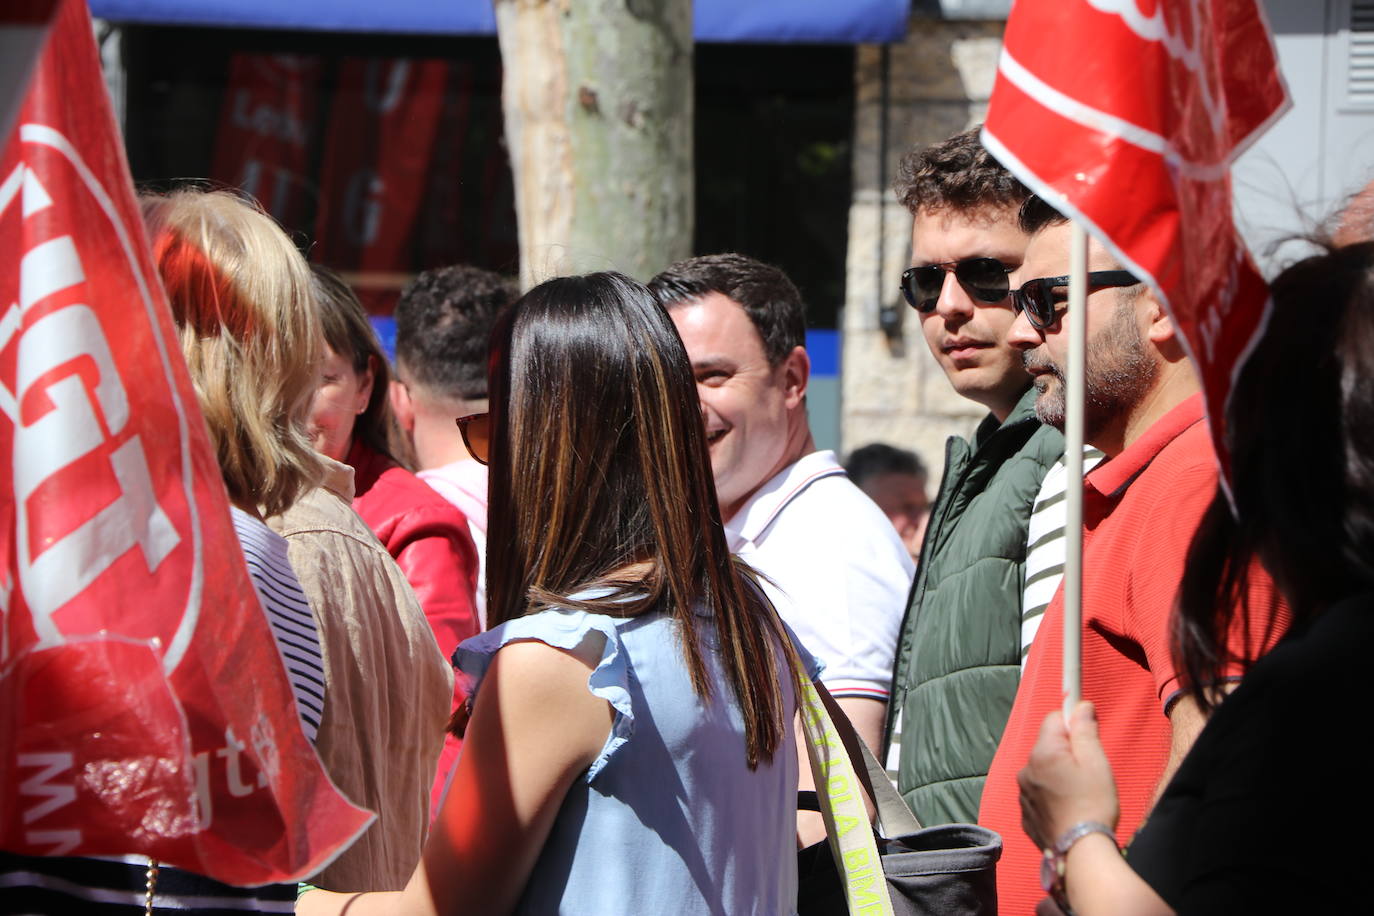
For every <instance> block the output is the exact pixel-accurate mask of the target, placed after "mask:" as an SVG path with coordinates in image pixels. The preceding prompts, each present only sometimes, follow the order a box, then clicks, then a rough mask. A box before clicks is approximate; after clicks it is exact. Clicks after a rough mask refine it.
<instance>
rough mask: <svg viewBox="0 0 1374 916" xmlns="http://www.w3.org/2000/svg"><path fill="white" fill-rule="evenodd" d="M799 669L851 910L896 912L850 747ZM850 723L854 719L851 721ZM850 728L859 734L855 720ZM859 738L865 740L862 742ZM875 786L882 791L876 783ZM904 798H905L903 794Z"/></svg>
mask: <svg viewBox="0 0 1374 916" xmlns="http://www.w3.org/2000/svg"><path fill="white" fill-rule="evenodd" d="M797 674H798V678H797V681H798V684H799V686H800V690H801V693H800V696H799V697H798V704H797V707H798V711H799V712H800V713H801V721H802V731H803V733H804V734H805V735H806V751H807V757H808V758H809V759H810V761H811V775H812V777H813V778H814V779H815V781H816V795H817V798H818V799H819V801H820V809H821V817H822V818H824V820H825V832H826V834H827V836H828V837H829V840H830V851H831V853H832V854H833V855H834V856H835V865H836V867H837V868H838V870H839V873H840V875H841V883H843V885H844V895H845V901H846V902H847V903H848V905H849V912H850V913H851V914H863V916H892V912H893V911H892V898H891V896H890V895H889V894H888V889H887V879H886V877H885V876H884V875H883V864H882V860H881V859H880V858H879V857H878V844H877V842H876V841H875V838H874V834H873V830H872V829H871V827H870V826H869V822H868V809H867V808H866V807H864V800H863V786H862V784H861V783H860V781H859V776H858V774H857V773H856V772H855V769H854V763H853V761H852V759H851V757H850V752H849V749H848V748H846V747H845V742H844V740H843V738H842V737H841V735H840V733H839V731H838V730H837V729H836V727H835V721H834V720H833V719H832V718H831V717H830V713H829V711H828V710H827V709H826V708H825V703H824V702H823V701H822V700H821V696H820V693H819V692H817V690H816V686H815V685H814V684H812V683H811V679H810V678H809V677H807V676H806V672H805V671H803V670H801V667H800V665H798V669H797ZM845 724H846V725H849V723H848V722H847V721H846V722H845ZM849 733H850V734H851V735H854V731H853V727H852V726H850V728H849ZM854 737H855V738H856V739H857V737H858V736H857V735H854ZM859 744H860V746H862V742H859ZM869 756H870V757H871V756H872V755H871V754H870V755H869ZM874 764H875V765H876V761H874ZM879 773H880V774H881V770H879ZM865 775H869V774H868V773H866V774H865ZM869 779H870V781H872V782H875V783H877V782H886V781H887V777H886V776H885V775H881V776H880V778H877V779H874V778H873V777H872V776H871V775H870V776H869ZM889 788H891V787H890V786H889ZM874 789H875V791H876V785H875V786H874ZM892 794H893V795H896V792H895V791H893V793H892ZM898 801H901V798H900V796H898ZM903 807H905V805H903ZM908 814H910V812H909V811H908ZM913 820H914V818H913Z"/></svg>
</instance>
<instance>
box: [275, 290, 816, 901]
mask: <svg viewBox="0 0 1374 916" xmlns="http://www.w3.org/2000/svg"><path fill="white" fill-rule="evenodd" d="M490 391H491V405H492V411H493V413H492V415H491V418H490V420H491V423H490V427H489V432H490V436H489V437H487V438H488V441H489V444H490V451H489V455H487V456H484V455H483V454H482V452H483V451H484V449H483V446H484V445H485V444H486V443H485V442H483V441H481V439H482V437H480V436H478V435H475V433H477V432H478V430H476V429H473V428H472V423H481V422H483V421H482V420H477V421H471V422H470V423H469V426H468V429H467V433H468V439H469V442H470V444H471V445H472V446H473V449H472V450H473V451H474V453H475V454H476V455H477V457H479V458H481V457H488V458H489V460H490V465H491V513H490V527H489V540H488V567H487V575H488V585H487V595H488V599H489V603H488V611H489V620H490V622H491V623H492V624H493V625H494V628H493V629H492V630H491V631H489V632H487V633H484V634H482V635H480V636H477V637H474V638H473V639H471V640H469V641H467V642H466V643H464V645H463V646H462V647H460V649H459V650H458V654H457V662H458V665H459V667H460V668H461V669H462V670H463V671H464V672H465V673H467V674H468V675H469V676H471V677H472V678H473V696H474V702H473V706H472V714H471V719H470V720H469V722H468V725H467V734H466V741H465V744H464V751H463V755H462V757H461V758H460V760H459V763H458V769H457V772H456V774H455V777H454V781H453V786H452V788H451V789H450V792H449V795H448V798H447V799H446V801H445V803H444V807H443V810H442V812H441V813H440V816H439V820H438V821H437V823H436V826H435V830H434V833H433V835H432V836H431V839H430V842H429V844H428V845H427V846H426V849H425V856H424V861H423V862H422V864H421V866H420V868H419V869H418V870H417V871H416V874H415V876H414V877H413V878H412V879H411V882H410V884H409V886H408V887H407V888H406V891H405V892H404V893H403V894H402V895H394V896H382V895H377V896H373V895H368V896H365V897H362V898H347V897H340V896H330V895H325V894H321V893H314V892H310V893H307V894H306V895H305V896H304V897H303V898H302V900H301V903H300V907H299V910H298V912H301V913H323V912H340V911H341V908H342V907H345V906H346V907H347V912H348V913H349V914H350V916H358V914H361V913H367V912H388V913H392V912H415V913H436V912H438V913H462V912H473V913H505V912H512V911H514V912H540V913H544V912H559V913H643V912H652V911H654V910H656V909H662V908H664V907H667V908H669V909H671V910H672V911H673V912H675V913H732V914H733V913H760V914H762V913H768V914H776V913H790V912H793V911H794V908H795V895H796V873H795V862H796V856H795V838H794V829H795V808H796V780H797V764H796V748H795V744H794V742H795V738H794V735H793V731H792V727H791V723H792V717H793V712H794V710H795V706H796V700H795V682H796V681H795V679H796V674H795V672H796V664H797V662H798V659H797V651H796V650H795V649H794V648H793V646H792V643H791V641H790V639H789V637H788V635H787V633H786V631H785V628H784V627H783V625H782V623H781V622H780V621H779V619H778V617H777V615H776V614H775V613H774V611H773V610H772V608H771V607H769V605H768V603H767V601H766V599H764V598H763V597H762V594H761V592H760V591H759V590H758V589H757V587H756V586H755V585H754V584H753V582H752V581H751V574H750V572H749V571H748V570H747V568H745V567H743V566H741V565H739V564H738V563H737V562H736V561H735V560H734V559H732V557H731V556H730V553H729V551H728V549H727V547H726V544H725V539H724V534H723V531H722V529H721V522H720V515H719V510H718V509H717V505H716V495H715V488H714V485H713V483H712V479H711V471H710V462H709V460H708V458H707V452H706V443H705V438H704V431H703V427H702V423H701V416H700V412H699V408H698V406H697V397H696V391H695V383H694V380H693V378H692V373H691V369H690V366H689V363H688V360H687V355H686V352H685V350H684V349H683V346H682V342H681V340H680V339H679V338H678V336H677V332H676V331H675V330H674V328H673V324H672V321H671V320H670V319H669V318H668V316H667V314H666V313H665V312H664V311H663V310H662V309H661V308H660V306H658V305H657V303H656V302H655V301H654V299H653V297H652V296H651V295H650V293H649V292H648V290H646V289H645V288H644V287H643V286H641V285H640V284H638V283H636V282H634V281H633V280H630V279H628V278H626V277H623V276H621V275H619V274H610V273H604V274H592V275H589V276H586V277H569V278H563V279H558V280H551V281H549V282H547V283H544V284H542V285H540V286H538V287H536V288H535V289H533V290H531V291H530V292H529V293H528V294H526V295H525V296H524V297H523V298H522V299H521V300H520V301H519V302H517V303H516V304H515V306H514V307H513V308H512V309H511V310H510V311H509V312H508V313H507V314H506V315H505V316H504V317H503V318H502V320H501V321H500V322H498V325H497V328H496V331H495V333H494V336H493V356H492V377H491V387H490ZM801 663H802V664H803V666H804V667H808V668H813V669H814V667H815V666H814V663H813V662H811V661H810V659H809V657H805V656H803V659H802V660H801ZM808 673H809V674H812V675H814V673H815V672H814V670H812V671H809V672H808Z"/></svg>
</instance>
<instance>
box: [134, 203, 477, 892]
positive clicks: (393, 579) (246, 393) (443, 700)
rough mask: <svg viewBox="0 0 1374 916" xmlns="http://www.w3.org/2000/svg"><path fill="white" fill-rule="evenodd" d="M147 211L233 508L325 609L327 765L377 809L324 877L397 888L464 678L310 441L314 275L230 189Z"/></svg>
mask: <svg viewBox="0 0 1374 916" xmlns="http://www.w3.org/2000/svg"><path fill="white" fill-rule="evenodd" d="M144 217H145V221H146V222H147V225H148V231H149V235H150V237H151V239H152V242H153V249H154V251H155V252H156V253H157V257H158V263H159V267H160V268H161V270H162V273H163V276H164V278H166V279H165V282H166V284H167V286H168V290H169V294H170V296H171V298H172V300H173V302H174V307H173V311H174V315H175V317H176V319H177V322H178V325H179V326H180V327H181V331H182V340H183V350H184V352H185V353H186V358H187V364H188V365H189V367H190V369H191V376H192V379H193V380H194V381H195V384H196V386H197V390H198V391H199V393H200V397H201V404H202V408H203V410H204V412H205V416H206V420H207V422H208V424H209V426H210V428H211V431H212V437H213V439H214V441H215V445H216V449H217V452H218V454H219V457H220V461H221V464H222V466H223V467H224V468H225V479H226V482H227V483H228V485H229V487H230V496H231V499H232V500H233V501H234V503H235V505H238V506H239V507H240V508H241V509H242V510H243V511H245V512H258V511H260V512H261V514H262V515H263V516H265V517H267V522H268V524H269V525H270V526H271V527H272V528H273V529H274V530H275V531H276V532H277V533H278V534H280V535H281V536H282V537H283V538H285V540H286V543H287V549H288V555H289V557H290V562H291V566H292V567H293V568H294V569H295V573H296V575H297V576H298V577H299V580H300V583H301V586H302V587H303V588H304V590H305V594H306V596H307V597H308V598H309V601H310V606H311V608H312V610H313V612H314V620H315V623H316V625H317V627H318V629H319V634H320V642H321V643H322V645H323V649H324V662H325V666H324V667H325V677H324V709H323V717H322V721H321V723H320V730H319V737H318V739H317V742H316V748H317V750H318V751H319V753H320V759H321V760H322V761H323V763H324V765H325V769H326V770H327V771H328V773H329V775H330V777H331V778H332V779H333V780H334V783H335V784H336V785H337V786H338V787H339V789H340V790H341V791H342V792H343V793H344V794H345V795H346V796H347V797H348V798H349V799H350V800H352V801H353V802H354V803H355V804H358V805H361V806H363V807H366V808H368V809H370V810H372V811H376V812H378V820H377V822H376V823H374V824H373V826H372V827H371V828H369V829H368V830H367V831H366V832H365V833H364V834H363V835H362V837H361V838H360V839H359V840H358V842H357V843H355V844H354V845H353V846H352V847H350V848H349V849H348V850H346V851H345V852H344V853H342V854H341V855H340V856H339V857H338V858H337V859H335V860H334V862H333V863H332V864H331V865H330V866H329V867H328V868H327V869H325V870H324V871H323V872H322V873H321V874H320V875H318V876H316V878H315V879H314V881H315V883H316V884H319V885H320V886H322V887H329V888H336V889H339V890H359V889H362V888H376V887H393V888H399V887H401V886H404V884H405V880H406V879H407V878H408V877H409V875H410V872H411V871H412V869H414V867H415V862H416V861H417V860H418V859H419V856H420V850H421V848H422V847H423V844H424V840H425V835H426V832H427V827H428V823H429V818H428V811H429V789H430V785H431V783H432V781H433V779H434V771H435V764H436V761H437V759H438V756H439V750H440V748H441V746H442V743H443V726H444V722H445V721H446V719H447V717H448V714H449V707H450V697H451V696H452V690H453V686H452V685H453V681H452V677H453V675H452V671H451V669H450V668H449V665H448V663H447V662H446V661H445V660H444V658H443V656H442V655H440V653H439V649H438V646H437V645H436V644H435V641H434V636H433V634H432V633H431V632H430V630H429V625H428V624H427V623H426V622H425V618H424V614H423V612H421V610H420V606H419V604H418V602H417V601H416V600H415V596H414V593H413V592H411V590H410V586H409V585H407V584H406V581H405V577H404V576H402V575H401V571H400V570H399V569H398V568H397V567H396V564H395V562H394V561H393V560H392V559H391V557H390V556H389V555H388V554H387V552H386V550H385V548H383V547H382V545H381V544H380V543H379V542H378V541H377V539H376V537H375V536H373V534H372V532H371V531H369V530H368V528H367V526H366V525H364V524H363V522H362V520H361V519H359V518H358V516H357V515H356V514H355V513H354V512H353V510H352V509H351V508H350V507H349V502H350V501H351V499H352V496H353V474H352V471H351V469H349V468H348V467H346V466H344V465H342V464H340V463H338V462H336V461H331V460H330V459H328V458H325V457H323V456H321V455H319V454H318V453H317V452H315V451H314V449H313V448H312V447H311V444H310V441H309V439H308V438H307V436H306V432H305V419H306V415H307V411H308V409H309V403H310V397H311V395H312V393H313V391H314V388H315V383H316V381H317V379H318V375H319V372H320V366H321V361H322V357H323V352H324V351H323V346H322V338H323V335H322V330H321V325H320V322H319V318H318V314H317V312H316V311H315V302H314V298H313V295H314V294H313V292H312V288H311V275H310V269H309V267H308V266H307V265H306V263H305V260H304V259H303V258H302V257H301V255H300V253H299V252H298V251H297V250H296V248H295V246H294V245H293V244H292V243H291V240H290V239H289V238H287V236H286V234H285V233H284V232H282V230H281V229H280V227H278V226H277V225H276V223H274V222H273V221H272V220H271V218H270V217H268V216H267V215H265V214H264V213H262V211H261V210H259V209H257V208H256V207H255V206H253V205H251V204H249V203H247V202H246V201H245V200H243V199H242V198H240V197H238V196H235V195H233V194H229V193H225V192H202V191H189V190H187V191H177V192H174V193H172V194H169V195H166V196H162V197H150V198H146V199H145V201H144ZM287 405H290V406H289V409H288V408H287Z"/></svg>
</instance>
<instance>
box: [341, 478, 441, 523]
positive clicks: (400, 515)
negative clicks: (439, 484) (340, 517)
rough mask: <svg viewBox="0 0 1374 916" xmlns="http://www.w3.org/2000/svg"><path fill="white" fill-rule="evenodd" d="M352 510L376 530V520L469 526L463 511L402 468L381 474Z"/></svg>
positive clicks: (355, 502)
mask: <svg viewBox="0 0 1374 916" xmlns="http://www.w3.org/2000/svg"><path fill="white" fill-rule="evenodd" d="M353 507H354V508H355V509H357V510H358V514H359V515H361V516H362V517H363V520H364V521H366V522H367V523H368V524H369V525H371V526H372V527H373V528H374V529H375V528H376V527H377V525H376V524H373V519H374V518H375V519H376V520H377V521H378V522H382V521H399V520H401V519H406V520H409V521H411V522H412V523H425V524H439V523H446V524H449V525H452V526H454V527H466V525H467V516H466V515H464V514H463V512H462V510H461V509H459V508H458V507H457V506H455V505H454V504H453V503H451V502H449V501H448V500H447V499H445V498H444V497H443V496H442V495H441V494H440V493H439V492H438V491H437V490H435V489H434V488H433V487H431V486H430V485H429V484H427V483H425V481H423V480H421V479H420V478H419V477H417V476H416V475H415V474H413V473H411V472H410V471H407V470H406V469H405V468H403V467H400V466H399V465H398V466H395V467H391V468H388V469H387V470H386V471H384V472H382V474H381V475H380V476H378V477H377V480H376V482H375V483H374V484H373V485H372V486H371V487H370V488H369V489H368V491H367V492H366V493H364V494H362V495H361V496H359V497H357V498H356V499H355V500H354V501H353Z"/></svg>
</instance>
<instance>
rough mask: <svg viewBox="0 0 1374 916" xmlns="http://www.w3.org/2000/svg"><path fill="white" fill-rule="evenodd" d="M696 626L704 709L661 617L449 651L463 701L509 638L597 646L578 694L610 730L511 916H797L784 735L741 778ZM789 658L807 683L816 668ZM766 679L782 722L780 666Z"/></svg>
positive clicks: (555, 619)
mask: <svg viewBox="0 0 1374 916" xmlns="http://www.w3.org/2000/svg"><path fill="white" fill-rule="evenodd" d="M698 614H699V616H700V620H699V624H700V628H699V632H700V633H701V634H702V637H703V639H702V647H703V649H704V650H706V651H704V653H703V655H704V660H705V663H706V671H707V677H708V679H709V681H710V683H711V684H712V688H713V695H712V699H711V701H710V702H709V703H703V702H702V701H701V700H700V698H698V697H697V695H696V693H695V692H694V691H693V690H692V683H691V679H690V677H689V675H688V672H687V668H686V665H685V663H684V662H683V658H682V650H681V648H680V646H679V643H678V640H677V634H676V629H677V627H676V624H675V623H674V622H673V620H672V618H670V617H668V616H667V615H666V614H664V613H663V612H662V611H651V612H648V613H646V614H643V615H641V616H639V617H632V618H627V619H622V618H613V617H607V616H605V615H602V614H588V613H585V612H582V611H574V610H550V611H542V612H540V613H538V614H532V615H530V616H528V617H521V618H518V619H516V620H511V621H507V622H506V623H504V624H502V625H500V626H498V627H496V628H494V629H492V630H489V631H487V632H486V633H482V634H479V635H477V636H474V637H472V638H471V639H468V640H467V641H465V642H464V643H463V644H462V645H461V646H459V647H458V651H457V652H455V653H454V661H455V663H456V664H457V666H458V668H459V669H460V670H461V671H463V672H464V673H465V674H467V675H469V676H470V677H471V678H472V679H473V683H472V686H471V690H472V692H473V693H474V694H475V692H476V690H477V688H478V686H479V684H480V681H481V678H482V675H483V674H484V673H485V671H486V669H487V665H488V664H490V662H491V657H492V656H493V655H494V654H495V653H496V651H497V650H498V649H500V648H501V647H502V646H504V645H505V644H506V643H508V642H511V641H512V640H522V639H537V640H539V641H541V642H544V643H547V644H548V645H551V646H556V647H558V648H561V649H572V648H573V647H575V646H577V645H579V644H581V642H582V641H583V639H584V638H586V637H587V636H588V634H589V633H591V632H592V631H596V632H598V633H601V634H603V635H604V636H605V638H606V646H605V649H604V651H603V653H602V656H601V661H600V663H599V664H598V665H597V667H596V669H595V670H594V671H593V672H592V674H591V676H590V677H589V678H588V683H587V687H588V689H589V690H590V691H591V692H592V693H593V694H595V695H596V696H599V697H602V698H603V699H605V700H606V701H607V702H608V703H610V704H611V706H612V707H613V708H614V709H615V721H614V723H613V724H612V726H611V733H610V736H609V737H608V738H607V740H606V744H605V746H604V747H603V748H602V750H601V754H600V756H599V757H597V759H596V761H595V762H594V763H592V765H591V766H590V767H589V768H588V769H587V772H586V774H585V776H584V777H583V778H580V779H578V780H576V781H574V783H573V785H572V788H570V789H569V790H568V794H567V796H566V797H565V798H564V800H563V805H562V807H561V808H560V809H559V812H558V816H557V819H556V820H555V821H554V825H553V830H552V832H551V833H550V834H549V838H548V841H547V842H546V843H545V845H544V849H543V851H542V852H541V853H540V855H539V859H538V861H537V862H536V864H535V867H534V871H533V873H532V874H531V875H530V879H529V882H528V884H527V885H526V887H525V891H524V895H523V896H522V897H521V900H520V903H519V905H518V906H517V907H516V912H517V913H538V914H550V913H559V914H596V916H613V914H621V913H625V914H629V913H636V914H640V913H648V914H652V913H665V914H666V913H674V914H678V913H682V914H721V916H724V914H729V916H737V914H759V916H765V914H766V916H778V914H789V913H795V912H796V896H797V848H796V809H797V747H796V739H795V737H794V731H793V729H792V728H791V727H789V728H788V729H787V730H786V740H785V741H784V743H783V744H782V745H781V746H780V747H779V748H778V751H777V754H776V755H775V757H774V758H773V760H772V762H762V763H760V764H759V766H758V768H757V769H756V770H752V771H751V770H750V769H749V767H748V765H747V764H746V763H745V755H744V722H743V719H742V718H741V716H740V712H739V707H738V704H737V703H736V702H735V697H734V693H733V691H732V690H731V689H730V686H729V682H728V681H727V680H726V677H725V673H724V670H723V668H722V666H721V663H720V652H719V643H718V641H717V638H716V631H715V627H714V625H713V623H712V621H711V619H710V616H709V614H708V613H707V612H705V611H702V610H699V611H698ZM789 635H790V634H789ZM793 643H794V645H795V644H796V643H795V640H793ZM798 652H799V654H800V655H801V659H802V663H803V665H804V667H806V668H807V670H808V672H809V673H810V674H811V675H812V677H813V678H814V677H815V676H816V675H817V674H818V673H819V667H820V666H819V665H818V664H817V663H816V662H815V661H814V659H812V657H811V656H810V655H809V654H808V653H807V652H806V650H805V649H802V648H800V647H798ZM778 677H779V678H780V679H781V680H782V682H783V684H784V695H785V696H786V697H787V704H788V705H787V709H788V722H789V723H790V722H791V715H792V711H793V710H794V709H795V696H794V690H793V689H792V687H791V683H792V682H791V678H790V677H789V676H788V672H787V671H786V670H784V669H783V668H781V667H779V670H778ZM550 740H556V739H555V738H554V737H553V736H550Z"/></svg>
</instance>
